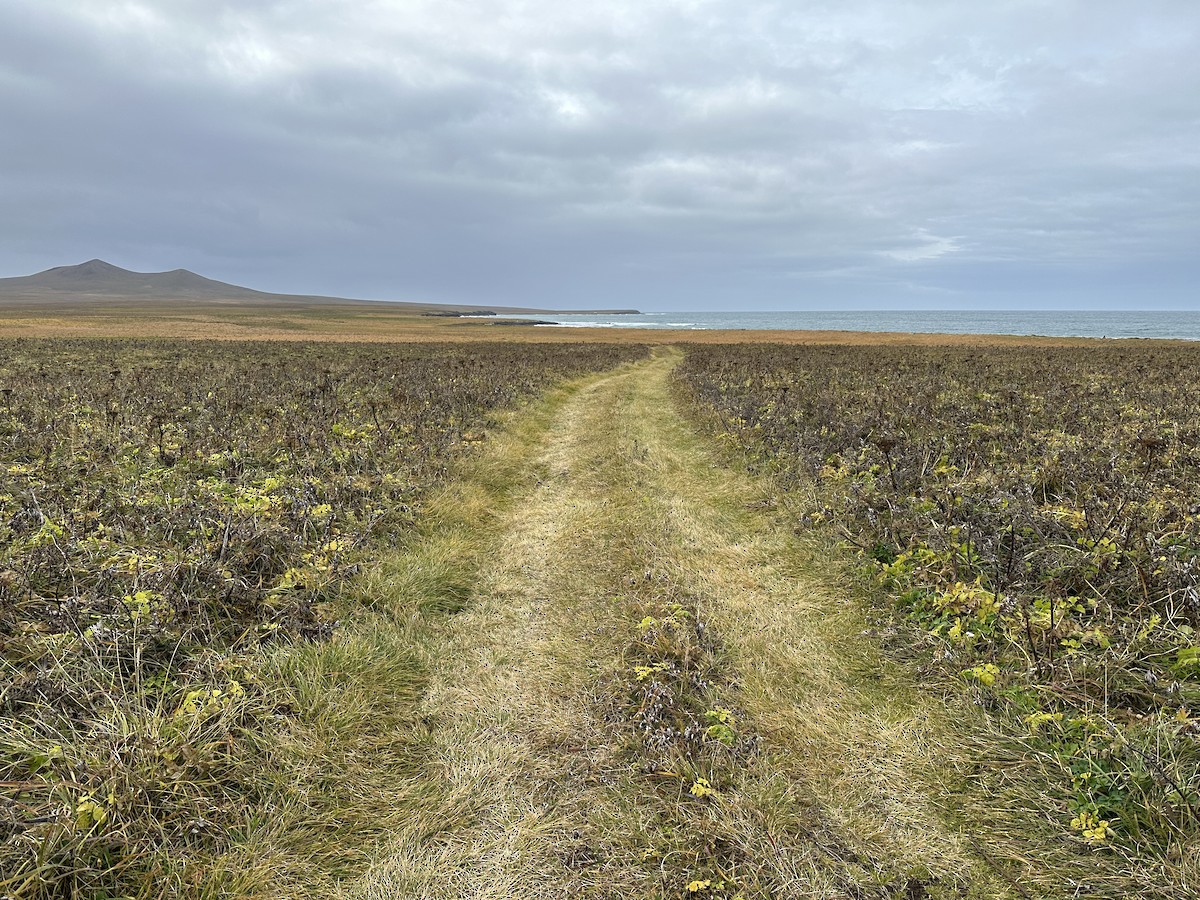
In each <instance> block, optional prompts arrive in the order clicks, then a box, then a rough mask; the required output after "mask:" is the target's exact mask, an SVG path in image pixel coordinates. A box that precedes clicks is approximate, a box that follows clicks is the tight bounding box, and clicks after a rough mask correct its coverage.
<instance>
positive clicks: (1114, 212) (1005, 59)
mask: <svg viewBox="0 0 1200 900" xmlns="http://www.w3.org/2000/svg"><path fill="white" fill-rule="evenodd" d="M0 122H3V125H2V126H0V274H5V275H9V274H24V273H27V272H30V271H33V270H34V269H38V268H44V267H47V266H51V265H59V264H64V263H72V262H78V261H81V260H83V259H86V258H89V257H92V256H102V257H104V258H106V259H109V260H110V261H112V262H114V263H117V264H119V265H123V266H126V267H129V268H140V269H169V268H175V267H177V266H182V267H186V268H192V269H195V270H197V271H200V272H202V273H203V274H205V275H209V276H211V277H215V278H220V279H222V280H227V281H237V282H240V283H245V284H248V285H249V286H252V287H257V288H260V289H265V290H280V291H296V292H301V291H302V292H320V293H333V294H341V295H352V296H370V297H388V298H396V299H419V300H432V301H445V302H465V303H477V302H478V303H484V302H494V303H520V304H529V305H543V306H563V305H580V306H596V305H622V306H624V305H637V306H641V307H643V308H650V309H671V308H674V309H687V308H723V309H729V308H758V309H767V308H795V309H804V308H822V307H843V308H864V307H869V306H890V307H895V308H930V307H937V306H952V307H958V308H1003V307H1012V306H1021V305H1035V306H1041V307H1047V306H1049V307H1054V306H1062V307H1066V306H1079V305H1085V306H1097V307H1100V306H1111V305H1130V306H1132V305H1140V304H1146V305H1156V306H1163V307H1170V306H1176V307H1178V306H1187V307H1193V308H1195V307H1196V306H1200V291H1198V286H1200V252H1198V250H1197V248H1200V6H1197V4H1195V3H1194V2H1191V0H1177V2H1154V0H1149V2H1144V3H1141V4H1137V5H1134V4H1129V3H1127V2H1116V0H1089V2H1083V0H996V2H993V3H989V4H965V3H961V2H957V0H879V2H875V0H851V2H840V3H836V2H817V0H781V2H764V0H738V2H732V0H638V2H632V0H610V2H606V3H604V4H583V5H575V4H566V3H562V2H556V0H505V2H501V0H470V2H467V0H437V2H432V0H390V2H381V0H375V2H356V3H344V2H341V0H153V2H152V0H142V2H138V0H74V2H70V0H9V2H7V3H5V4H4V6H3V7H2V8H0Z"/></svg>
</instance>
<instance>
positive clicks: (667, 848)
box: [345, 353, 1016, 898]
mask: <svg viewBox="0 0 1200 900" xmlns="http://www.w3.org/2000/svg"><path fill="white" fill-rule="evenodd" d="M676 357H677V354H674V353H660V354H659V355H658V357H657V358H656V360H655V361H653V362H652V363H650V364H644V365H639V366H636V367H633V368H631V369H630V370H628V371H626V372H623V373H619V374H616V375H613V376H610V377H606V378H603V379H601V380H597V381H594V382H593V383H591V384H590V385H589V386H588V387H586V388H584V389H582V390H581V391H580V392H579V393H578V394H577V395H575V396H574V397H573V398H572V399H571V400H570V401H569V402H568V403H566V404H565V405H564V406H563V407H562V410H561V413H560V414H559V416H558V417H557V418H556V419H555V421H554V423H553V425H552V426H551V428H550V431H549V432H548V434H547V436H546V440H545V445H544V449H543V451H542V452H541V453H540V455H539V456H538V458H537V460H536V461H535V462H534V463H533V466H532V468H531V469H530V473H531V474H532V475H535V476H537V477H538V478H540V483H539V484H538V486H537V488H536V489H535V490H534V491H533V492H532V493H531V494H530V495H529V496H528V497H527V498H526V499H525V500H524V501H523V502H520V503H518V504H516V505H514V506H513V507H512V508H511V511H510V512H509V513H508V515H507V517H506V520H505V523H504V524H503V527H502V529H501V530H502V532H503V534H504V538H503V539H502V542H501V544H500V545H499V549H498V553H497V556H496V562H495V563H494V564H493V565H491V566H489V567H485V569H484V571H482V572H481V574H480V578H479V579H478V581H477V583H476V585H475V588H474V590H473V592H472V598H471V600H470V602H469V603H468V604H467V606H466V607H465V608H464V610H463V611H462V612H461V613H460V614H459V615H457V616H456V617H455V618H454V620H453V623H452V625H451V627H450V629H449V630H448V631H447V633H446V635H445V643H444V645H443V648H442V652H441V655H440V656H439V657H438V658H437V659H432V660H431V669H430V674H429V682H428V689H427V693H426V696H425V699H424V701H423V703H422V704H421V713H420V715H421V718H422V720H423V721H425V722H426V723H428V724H429V726H430V729H431V730H430V734H429V738H428V744H427V746H426V750H425V764H424V768H423V771H422V772H421V773H419V774H418V775H416V776H415V777H414V778H412V779H411V780H409V781H407V782H406V783H405V784H404V785H403V787H402V788H401V789H400V798H399V800H398V802H399V803H400V804H401V805H402V806H403V807H404V808H405V809H407V810H408V813H409V815H408V816H407V818H405V819H404V821H402V822H401V823H400V824H399V827H398V829H397V831H396V833H395V836H394V840H393V842H392V844H391V845H390V847H389V848H387V850H386V852H385V853H384V854H383V855H382V857H381V859H380V861H379V863H378V864H377V865H376V866H375V867H373V868H372V869H371V871H370V872H369V873H368V875H367V876H366V877H365V878H363V879H361V880H359V881H356V882H354V883H352V884H350V885H348V886H347V888H346V891H345V893H346V895H347V896H352V897H395V896H421V897H431V898H432V897H479V898H483V897H487V898H510V897H585V896H586V897H613V898H618V897H621V898H624V897H632V896H646V897H679V896H696V895H700V896H708V897H728V898H732V897H734V896H743V897H746V898H751V897H780V898H784V897H797V898H799V897H879V898H884V897H924V896H930V897H938V896H944V897H951V896H953V897H962V896H974V897H997V896H1005V895H1006V893H1009V892H1010V891H1009V889H1008V887H1007V885H1006V884H1005V883H1004V881H1003V879H1001V878H998V877H997V876H996V875H995V874H994V873H993V872H992V871H991V870H990V869H989V868H988V867H987V866H986V865H985V864H984V863H982V862H981V860H980V859H979V856H978V854H977V853H975V852H974V850H973V849H972V847H971V846H970V838H969V837H965V836H964V835H963V834H960V832H959V830H958V827H957V826H956V825H955V824H953V823H952V822H950V821H948V820H949V817H948V816H947V815H946V812H945V808H946V804H947V802H948V801H949V800H950V799H951V798H952V796H953V794H954V792H955V790H956V788H955V784H956V782H955V780H954V779H953V778H951V777H947V772H948V769H949V768H950V766H951V764H952V763H954V762H955V761H957V760H958V758H959V756H960V755H961V752H962V751H961V744H956V743H955V742H954V741H953V740H952V736H953V730H952V723H951V722H950V713H949V712H948V711H947V710H946V708H945V707H944V706H943V705H942V704H941V703H940V702H939V700H938V698H936V697H928V696H925V695H923V694H921V693H920V692H919V691H918V690H916V689H915V688H914V687H913V685H912V684H911V683H909V682H907V681H905V679H904V676H903V673H900V672H898V671H895V670H893V669H890V668H889V667H888V666H887V665H886V664H885V663H884V662H883V661H882V660H881V659H880V658H879V657H878V654H877V653H874V652H873V651H871V650H870V649H864V648H863V646H862V642H861V638H860V631H861V628H860V626H861V622H860V620H859V619H858V617H857V613H856V612H855V611H854V609H853V608H850V609H847V607H846V605H845V604H843V603H841V602H839V601H838V599H837V598H836V597H835V596H834V595H833V594H831V593H830V591H829V588H828V582H820V581H817V580H815V579H813V578H811V577H809V576H808V575H807V574H806V573H805V567H806V565H808V563H809V562H810V560H809V557H810V555H811V553H812V548H805V547H802V546H800V545H799V544H798V543H797V540H796V539H795V538H794V536H793V535H791V533H790V531H789V530H788V529H786V528H782V527H781V525H780V523H779V522H778V521H776V519H775V513H773V512H772V511H771V510H770V509H768V508H765V507H763V506H762V505H761V504H758V503H757V502H756V501H759V500H761V499H762V498H763V496H764V491H765V490H767V489H768V486H767V485H765V484H764V483H760V482H755V481H753V480H750V479H749V478H746V477H742V476H738V475H735V474H733V473H731V472H730V471H728V470H725V469H715V468H713V466H714V461H713V459H712V458H711V457H710V456H709V455H708V453H707V451H706V448H705V446H704V444H703V442H702V441H700V440H699V439H698V438H697V437H696V436H695V434H694V433H693V432H692V431H691V430H690V429H689V428H688V426H687V425H686V424H685V423H684V422H683V421H682V420H681V419H680V418H679V417H678V415H677V414H676V413H674V412H673V411H672V408H671V403H670V397H669V394H668V388H667V379H666V375H667V372H668V371H669V369H670V367H671V365H672V364H673V361H674V359H675V358H676ZM726 714H728V715H727V721H728V722H729V723H730V728H729V733H728V734H726V735H722V733H721V732H720V731H715V732H714V731H713V730H712V727H711V726H712V723H715V722H717V721H718V718H716V717H718V716H725V715H726ZM721 721H726V719H721ZM722 737H725V738H727V740H723V739H720V738H722ZM701 779H703V784H704V785H707V786H708V787H711V788H712V790H713V793H711V794H709V793H707V791H706V790H704V788H703V787H701V788H699V789H697V785H700V784H701ZM697 790H699V795H697ZM689 885H690V886H691V887H692V888H693V889H692V890H689ZM1015 895H1016V894H1015V893H1014V896H1015Z"/></svg>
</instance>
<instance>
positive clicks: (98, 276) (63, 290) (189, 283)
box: [0, 259, 636, 315]
mask: <svg viewBox="0 0 1200 900" xmlns="http://www.w3.org/2000/svg"><path fill="white" fill-rule="evenodd" d="M140 301H146V302H159V303H191V304H205V303H219V304H253V305H258V304H280V303H282V304H296V303H300V304H326V303H333V304H370V305H371V306H376V305H377V304H378V301H372V300H353V299H349V298H346V297H322V296H316V295H309V294H272V293H269V292H267V291H256V290H253V289H252V288H246V287H240V286H238V285H236V284H226V283H225V282H223V281H214V280H213V279H211V278H205V277H204V276H203V275H197V274H196V273H195V272H189V271H188V270H187V269H172V270H171V271H169V272H131V271H129V270H128V269H122V268H121V267H120V266H114V265H112V264H111V263H107V262H105V261H104V260H102V259H90V260H88V261H87V262H85V263H80V264H79V265H77V266H56V267H55V268H53V269H46V271H44V272H38V273H37V274H36V275H22V276H19V277H16V278H0V305H10V306H11V305H27V304H28V305H38V306H43V305H47V306H64V305H67V306H74V305H78V304H87V305H89V306H91V305H102V304H106V303H128V302H140ZM388 305H389V306H404V307H409V308H411V309H412V310H413V311H414V312H438V311H443V312H445V313H447V314H451V315H452V314H455V313H462V312H503V313H515V312H529V313H545V312H568V311H569V310H545V309H525V308H519V307H512V306H487V307H480V306H479V305H472V306H455V305H453V304H439V303H408V302H403V301H390V302H389V303H388ZM576 312H585V313H592V312H604V313H609V314H612V313H634V312H636V310H632V309H627V310H576Z"/></svg>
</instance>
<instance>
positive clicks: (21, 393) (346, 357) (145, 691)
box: [0, 340, 639, 897]
mask: <svg viewBox="0 0 1200 900" xmlns="http://www.w3.org/2000/svg"><path fill="white" fill-rule="evenodd" d="M638 352H639V351H638V350H636V349H634V348H616V347H612V346H593V347H587V348H582V347H571V346H519V345H516V344H507V345H490V344H471V345H457V346H446V345H437V344H423V345H419V346H418V345H402V346H361V345H332V344H300V343H291V344H287V345H280V344H240V343H198V342H188V343H185V342H170V341H161V340H160V341H148V342H115V341H107V342H106V341H82V340H76V341H70V340H49V341H11V340H10V341H6V342H4V343H3V344H2V345H0V649H2V650H3V658H2V662H0V665H2V666H3V668H2V670H0V798H2V800H3V804H2V805H0V873H2V874H0V896H2V897H8V896H20V897H25V896H74V895H79V896H94V897H101V896H125V895H135V896H136V895H142V894H146V895H157V892H158V891H160V890H161V889H162V888H163V886H164V885H170V884H174V885H187V884H189V883H192V882H194V883H196V884H200V883H210V884H214V885H218V886H219V885H220V884H221V883H222V881H223V877H224V876H222V875H220V873H217V874H215V875H214V872H213V871H211V868H212V866H214V865H216V864H215V863H213V862H212V860H214V859H218V858H219V857H220V854H221V852H222V850H223V849H224V848H225V847H227V846H228V845H229V844H230V843H233V842H237V841H242V842H245V841H247V840H250V839H252V836H253V832H254V831H255V830H256V829H262V828H264V827H266V826H267V825H268V824H269V823H264V822H262V821H260V820H259V818H260V817H261V816H263V815H264V810H265V809H268V808H270V807H271V806H277V805H278V803H279V802H280V801H279V800H278V798H275V799H272V792H274V794H281V792H283V791H284V789H285V787H286V786H282V785H279V784H273V783H272V780H273V779H274V778H275V777H276V775H277V773H272V772H271V771H270V769H271V768H272V766H273V765H277V762H276V761H275V760H273V759H272V753H273V746H272V745H273V742H275V741H277V740H278V739H279V736H280V735H281V733H284V732H286V731H287V730H288V729H289V727H290V723H291V721H292V720H294V719H296V718H297V717H298V716H302V715H303V713H304V712H305V711H303V710H298V709H296V708H294V698H292V699H288V698H286V697H284V696H283V695H282V694H280V693H279V692H278V685H273V684H272V683H271V679H270V678H269V677H268V675H267V674H266V673H265V669H266V668H267V667H266V666H265V664H264V663H263V653H264V652H265V651H266V650H267V649H268V648H270V647H272V646H274V645H288V644H292V643H294V642H297V641H300V642H309V641H316V642H322V641H325V640H326V639H327V638H328V637H329V636H330V634H331V633H332V632H333V630H334V629H335V628H336V626H337V622H336V617H337V615H338V612H337V610H336V609H335V604H334V600H335V599H336V597H337V594H338V588H339V585H340V584H341V583H342V582H343V580H344V579H345V578H346V576H347V575H349V574H352V573H354V572H356V571H358V569H359V568H360V566H361V565H362V564H363V563H364V561H367V560H369V559H372V558H373V557H375V556H377V555H378V554H379V553H380V552H381V549H382V548H384V547H387V546H390V545H394V544H395V543H396V542H397V541H403V540H405V539H406V537H407V536H408V535H409V534H410V532H411V531H412V528H413V524H414V521H415V520H416V519H417V518H418V516H419V509H420V504H421V502H422V499H423V497H424V495H425V494H426V492H427V490H428V489H429V488H430V486H431V485H433V484H436V483H437V482H439V481H440V480H441V479H442V478H443V476H444V475H445V472H446V466H447V464H448V463H449V461H450V460H452V459H453V458H454V457H456V456H458V455H461V454H462V453H463V452H464V451H467V450H469V449H470V448H472V447H473V446H475V445H477V444H478V443H479V442H480V441H481V440H482V438H483V429H484V427H485V426H486V425H487V424H488V422H489V417H490V416H492V415H493V413H494V411H496V410H497V409H500V408H502V407H505V406H510V405H512V404H513V403H514V402H515V401H516V400H518V399H519V398H522V397H529V396H531V395H532V394H534V393H536V392H538V391H540V390H541V389H543V388H544V387H545V386H546V385H548V384H550V383H552V382H554V381H557V380H559V379H561V378H563V377H566V376H571V375H577V374H579V373H581V372H583V371H587V370H591V369H596V368H606V367H609V366H611V365H613V364H615V363H616V362H617V361H619V360H621V359H624V358H628V357H630V356H636V355H637V354H638ZM310 749H311V748H310ZM292 788H293V789H294V788H295V785H293V786H292ZM304 802H305V803H307V802H308V801H304ZM300 805H304V804H303V803H301V804H300ZM314 815H315V813H314Z"/></svg>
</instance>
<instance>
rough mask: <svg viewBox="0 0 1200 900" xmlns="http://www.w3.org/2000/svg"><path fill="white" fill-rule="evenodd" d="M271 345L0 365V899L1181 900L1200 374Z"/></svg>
mask: <svg viewBox="0 0 1200 900" xmlns="http://www.w3.org/2000/svg"><path fill="white" fill-rule="evenodd" d="M176 315H180V314H178V313H177V314H176ZM306 315H307V318H304V319H303V321H301V320H297V321H296V322H293V323H292V324H294V325H296V333H293V334H292V337H293V338H294V337H296V336H298V335H300V334H302V335H304V336H305V337H308V336H312V337H322V338H327V339H330V340H331V341H332V342H326V343H317V342H308V341H296V340H288V339H287V337H288V335H287V334H286V333H285V332H286V331H287V329H286V328H285V329H283V330H280V327H279V323H278V322H277V321H275V320H270V321H267V320H263V321H261V322H260V321H249V320H237V316H235V315H233V314H229V315H225V316H224V318H222V319H221V321H220V322H219V323H217V324H218V325H219V326H220V327H219V328H216V334H215V336H220V337H223V338H230V337H233V336H234V335H236V334H247V333H250V334H255V335H257V336H259V337H262V338H270V341H269V342H267V341H263V342H258V343H245V342H237V341H232V340H229V341H171V340H162V339H154V338H153V337H146V338H143V339H140V340H137V341H112V340H100V339H73V340H62V339H58V340H40V339H39V340H30V339H21V340H9V341H5V342H3V343H2V344H0V351H2V352H3V354H2V355H0V655H2V663H0V664H2V665H3V673H2V674H3V678H2V679H0V898H4V900H7V898H9V897H21V898H26V897H30V898H42V897H63V896H80V897H88V898H110V897H146V898H150V897H159V896H186V897H217V896H264V895H267V894H271V895H273V896H277V897H290V896H297V897H299V896H304V897H308V896H330V897H339V898H352V897H361V898H375V897H378V898H384V897H406V896H412V897H422V898H446V900H450V898H459V897H464V896H469V897H489V898H498V900H500V898H504V900H507V898H517V897H520V898H527V897H539V898H541V897H545V898H551V897H553V898H562V897H572V898H573V897H579V898H584V897H586V898H591V900H595V898H612V900H617V898H622V900H623V898H626V897H631V896H638V897H641V896H646V897H654V898H679V897H695V896H700V897H707V898H709V900H714V898H721V900H739V898H740V900H751V898H793V897H794V898H809V897H821V898H839V900H841V898H847V900H849V898H855V900H862V898H873V900H889V898H904V900H914V898H923V897H928V898H943V900H950V898H958V900H961V898H973V900H985V898H988V900H991V898H997V897H1010V898H1028V897H1039V898H1040V897H1067V896H1075V897H1112V898H1116V897H1125V896H1135V895H1137V896H1147V897H1158V898H1163V900H1166V898H1176V897H1188V896H1197V892H1196V888H1195V885H1196V884H1198V883H1200V849H1198V848H1200V844H1198V841H1197V836H1198V833H1200V828H1198V827H1197V818H1198V816H1200V799H1198V798H1197V790H1198V785H1200V771H1198V766H1200V726H1198V724H1197V720H1198V718H1200V639H1198V638H1197V635H1196V631H1195V629H1196V628H1198V627H1200V620H1198V617H1200V608H1198V599H1197V584H1198V581H1200V509H1198V508H1197V506H1196V504H1197V503H1200V489H1198V484H1200V412H1198V409H1200V404H1198V403H1197V400H1198V399H1200V379H1198V378H1197V376H1196V375H1195V373H1196V372H1197V371H1200V351H1197V350H1196V349H1195V348H1192V347H1189V346H1186V345H1181V344H1165V343H1164V344H1161V345H1158V344H1153V345H1152V344H1145V345H1142V344H1130V343H1119V344H1103V345H1102V344H1099V343H1094V342H1093V343H1090V344H1089V343H1088V342H1080V341H1049V340H1046V341H1041V342H1025V341H1022V340H1019V339H997V340H995V341H992V340H990V339H987V338H980V337H958V338H953V339H947V340H946V341H945V342H944V343H939V340H938V339H936V338H932V337H922V338H919V339H908V338H904V337H903V336H897V335H872V336H863V335H859V336H850V337H847V336H830V335H823V336H813V335H792V336H791V339H792V340H793V343H791V344H787V345H777V344H770V343H762V341H763V340H764V339H765V338H766V337H769V335H763V334H754V335H740V336H739V337H744V338H746V339H747V342H746V343H738V344H734V343H729V340H730V339H731V337H732V336H731V335H728V334H726V335H721V334H716V333H711V334H702V335H696V336H695V337H696V341H695V342H693V343H691V344H689V345H687V346H686V347H685V348H682V349H681V348H678V347H677V348H670V347H658V348H656V349H655V350H654V351H653V352H652V353H651V354H649V355H647V353H646V350H645V348H644V347H643V346H641V345H640V343H639V344H632V343H628V342H629V341H631V340H633V338H632V337H631V336H629V335H626V334H622V335H621V337H620V341H624V342H625V343H621V342H613V343H607V342H606V341H607V340H611V337H612V336H611V335H608V336H606V335H604V334H601V333H599V332H597V333H589V334H586V335H579V333H578V332H575V331H567V330H556V329H540V330H538V331H536V332H532V331H525V330H520V331H519V332H517V331H514V330H512V329H508V330H503V335H502V341H496V342H486V343H485V342H480V341H479V340H478V337H479V336H482V335H487V336H488V337H491V336H494V335H495V334H496V332H495V331H489V330H488V329H487V327H486V326H482V325H476V324H472V323H461V322H450V323H430V322H416V323H415V324H414V323H412V322H407V321H405V322H401V321H396V322H388V323H386V326H385V327H383V328H382V330H377V331H374V332H372V331H371V328H372V326H371V325H370V324H369V323H366V322H365V321H364V320H361V318H360V319H359V320H355V321H350V320H347V321H340V320H339V322H338V323H334V324H333V325H330V326H329V327H328V328H323V326H321V323H320V322H318V321H317V318H314V317H313V316H312V315H308V314H306ZM410 318H411V317H410ZM176 324H178V323H177V322H174V320H172V321H171V322H165V323H164V322H157V323H156V321H154V320H146V324H145V332H146V334H147V335H153V334H154V333H155V331H156V329H159V330H161V329H166V330H170V329H171V328H174V327H175V325H176ZM194 324H195V326H196V328H197V329H200V330H205V331H207V330H210V329H209V326H208V324H206V323H204V322H196V323H194ZM110 325H111V323H108V324H105V322H104V321H102V320H101V319H99V318H97V319H95V320H86V321H84V322H83V324H82V325H79V327H80V328H81V329H83V331H86V332H87V333H91V334H95V335H99V334H101V333H103V332H104V329H105V328H107V327H109V326H110ZM19 327H22V328H23V327H25V326H24V325H19ZM38 328H39V329H43V330H45V329H49V330H50V331H53V328H54V323H46V322H42V323H41V324H40V325H39V326H38ZM368 332H370V334H368ZM27 333H33V330H31V331H30V332H27ZM36 333H41V331H36ZM363 335H367V336H369V337H371V338H372V339H373V340H378V342H377V343H357V342H352V341H350V342H348V339H349V338H356V337H361V336H363ZM576 335H579V336H580V337H584V338H586V343H582V342H576V341H575V340H574V339H573V338H574V336H576ZM439 337H445V338H446V339H447V340H448V341H450V343H438V342H432V341H433V339H435V338H439ZM643 337H646V338H647V339H652V340H653V341H654V342H656V343H663V342H666V341H668V340H674V339H675V338H676V337H677V335H676V336H672V335H667V334H664V333H662V332H657V333H647V332H642V333H639V334H638V335H637V340H638V341H639V342H640V341H641V339H642V338H643ZM775 337H778V335H775ZM814 337H816V338H819V341H820V342H819V343H811V342H810V343H807V344H806V343H801V340H809V339H812V338H814ZM397 338H403V339H404V342H401V343H387V341H391V340H395V339H397ZM535 396H536V397H537V399H536V400H535V399H533V398H535ZM526 398H528V399H529V402H528V403H524V402H522V403H520V404H518V401H523V400H524V399H526ZM518 405H519V406H520V410H519V412H517V411H512V410H513V409H514V407H516V406H518ZM501 410H509V411H507V412H503V413H502V412H501ZM714 431H715V432H716V434H717V435H718V439H717V440H714V439H713V436H714Z"/></svg>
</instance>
